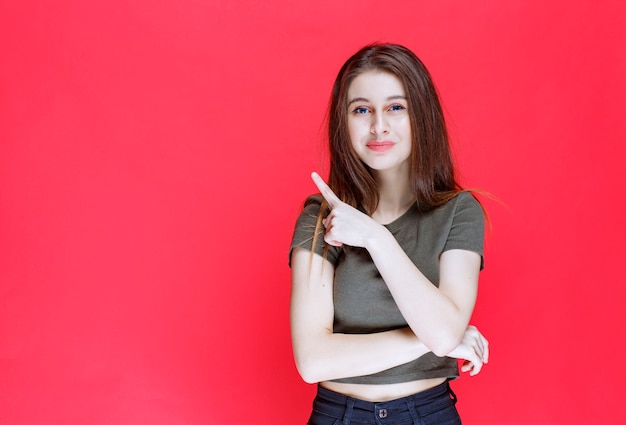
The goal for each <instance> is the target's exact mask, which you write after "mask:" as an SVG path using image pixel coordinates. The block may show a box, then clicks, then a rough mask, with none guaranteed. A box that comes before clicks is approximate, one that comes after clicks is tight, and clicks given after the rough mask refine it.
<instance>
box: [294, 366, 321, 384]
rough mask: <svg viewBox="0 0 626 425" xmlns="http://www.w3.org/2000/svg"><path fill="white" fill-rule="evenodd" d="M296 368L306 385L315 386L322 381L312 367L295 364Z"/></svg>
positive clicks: (315, 369)
mask: <svg viewBox="0 0 626 425" xmlns="http://www.w3.org/2000/svg"><path fill="white" fill-rule="evenodd" d="M296 368H297V369H298V373H299V374H300V377H301V378H302V380H303V381H304V382H306V383H307V384H316V383H318V382H320V381H322V379H321V378H320V374H319V373H318V371H317V368H315V367H313V365H311V364H306V363H303V362H297V363H296Z"/></svg>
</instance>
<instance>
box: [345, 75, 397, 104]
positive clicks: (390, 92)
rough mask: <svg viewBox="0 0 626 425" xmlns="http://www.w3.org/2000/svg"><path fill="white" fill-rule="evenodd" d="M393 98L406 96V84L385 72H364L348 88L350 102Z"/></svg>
mask: <svg viewBox="0 0 626 425" xmlns="http://www.w3.org/2000/svg"><path fill="white" fill-rule="evenodd" d="M391 96H406V93H405V91H404V84H402V81H400V79H399V78H398V77H396V76H395V75H393V74H391V73H389V72H385V71H366V72H363V73H362V74H359V75H358V76H356V77H355V78H354V80H352V82H351V83H350V86H349V87H348V101H350V99H354V98H364V99H368V100H378V99H386V98H388V97H391Z"/></svg>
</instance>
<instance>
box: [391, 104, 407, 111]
mask: <svg viewBox="0 0 626 425" xmlns="http://www.w3.org/2000/svg"><path fill="white" fill-rule="evenodd" d="M403 109H406V108H405V107H404V106H402V105H400V104H399V103H396V104H395V105H391V106H390V107H389V110H390V111H402V110H403Z"/></svg>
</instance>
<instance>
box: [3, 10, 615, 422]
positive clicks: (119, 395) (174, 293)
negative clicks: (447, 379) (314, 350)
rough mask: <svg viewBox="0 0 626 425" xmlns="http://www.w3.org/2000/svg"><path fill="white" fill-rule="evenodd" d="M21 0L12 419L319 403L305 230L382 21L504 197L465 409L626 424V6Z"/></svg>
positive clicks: (213, 414)
mask: <svg viewBox="0 0 626 425" xmlns="http://www.w3.org/2000/svg"><path fill="white" fill-rule="evenodd" d="M48 3H49V4H48ZM0 4H1V9H0V37H1V39H0V40H1V43H0V49H1V50H0V61H1V62H0V244H1V245H0V423H2V424H9V425H13V424H29V425H33V424H141V423H150V424H207V423H208V424H236V425H238V424H246V423H258V424H275V423H279V424H296V423H304V422H305V420H306V417H307V415H308V413H309V407H310V403H311V399H312V397H313V392H314V387H313V386H309V385H306V384H305V383H303V382H302V381H301V380H300V378H299V377H298V375H297V372H296V370H295V367H294V364H293V360H292V354H291V348H290V341H289V328H288V313H287V311H288V297H289V285H290V283H289V269H288V267H287V247H288V244H289V241H290V237H291V232H292V226H293V223H294V220H295V217H296V214H297V213H298V208H299V206H300V204H301V202H302V201H303V199H304V197H305V196H306V195H307V194H309V193H311V192H313V191H314V186H313V184H312V183H311V182H310V180H309V173H310V171H312V170H319V171H321V172H322V173H323V174H325V173H326V172H327V160H326V159H325V150H324V144H323V134H324V130H323V127H322V126H323V124H322V121H323V118H324V113H325V108H326V105H327V99H328V95H329V92H330V86H331V83H332V80H333V78H334V76H335V74H336V72H337V71H338V69H339V67H340V65H341V64H342V63H343V61H344V60H345V59H346V58H347V57H348V56H349V55H350V54H351V53H353V52H354V51H355V50H356V49H358V48H359V47H361V46H362V45H364V44H366V43H369V42H372V41H377V40H379V41H392V42H399V43H402V44H405V45H407V46H408V47H410V48H412V49H413V50H414V51H416V52H417V53H418V55H420V56H421V58H422V59H423V60H424V61H425V63H426V64H427V66H428V67H429V68H430V70H431V71H432V74H433V76H434V78H435V80H436V82H437V84H438V87H439V89H440V92H441V95H442V98H443V102H444V105H445V109H446V112H447V114H448V117H449V123H450V127H451V132H452V136H453V139H454V140H453V143H454V148H455V152H456V156H457V159H458V162H459V164H460V168H461V171H462V175H463V181H464V182H465V184H466V185H467V186H470V187H478V188H481V189H484V190H487V191H489V192H490V193H492V194H494V195H495V196H497V197H498V198H499V199H500V200H501V201H502V203H496V202H493V201H490V200H488V199H486V200H485V205H486V206H487V208H488V210H489V214H490V216H491V221H492V225H493V229H492V231H491V232H490V233H489V235H488V240H487V248H486V250H487V251H486V269H485V271H484V272H483V274H482V278H481V288H480V296H479V303H478V306H477V310H476V314H475V318H474V320H473V321H474V323H476V324H478V325H479V327H480V328H481V329H482V330H483V331H484V332H485V334H486V335H487V336H488V338H489V339H490V341H491V347H492V360H491V362H490V363H489V365H488V366H487V367H486V368H485V369H484V371H483V372H482V373H481V374H480V375H479V376H477V377H475V378H469V377H465V376H464V377H462V378H461V379H460V380H459V381H457V382H456V385H455V388H456V390H457V393H458V395H459V397H460V402H459V404H458V407H459V410H460V411H461V413H462V416H463V417H464V420H465V423H468V424H522V423H524V424H525V423H528V422H529V421H530V422H532V423H540V424H557V423H558V424H560V423H604V422H611V423H620V422H623V421H624V420H626V414H625V413H624V409H623V407H622V404H623V402H622V401H621V400H620V399H621V395H623V389H622V387H623V384H624V379H625V378H626V372H625V371H624V367H623V359H622V357H623V341H624V331H623V323H624V316H625V315H624V304H625V301H626V295H625V290H624V283H625V278H624V272H623V267H624V264H625V263H626V249H625V248H624V238H625V237H626V224H625V223H626V220H625V217H626V214H625V213H626V202H625V200H624V186H625V184H626V178H625V173H624V158H625V154H626V142H625V140H626V139H625V137H626V124H625V122H626V120H624V119H623V117H622V115H623V113H624V111H625V110H626V101H625V99H626V84H625V82H624V76H625V75H626V59H625V56H626V55H625V54H624V51H625V47H624V46H625V45H626V39H625V38H626V6H624V3H623V2H621V1H617V0H616V1H575V2H571V1H553V2H545V1H540V0H513V1H506V2H502V1H478V2H462V1H436V2H435V1H398V2H393V3H385V4H383V3H382V2H376V1H372V0H369V1H368V0H362V1H358V2H354V1H346V2H337V1H333V0H320V1H316V2H292V1H287V0H279V1H278V0H277V1H272V2H260V1H253V0H240V1H218V0H214V1H201V0H162V1H156V2H155V1H146V0H137V1H123V0H108V1H102V0H97V1H88V2H85V1H79V0H57V1H55V2H43V1H36V0H24V1H19V2H17V1H2V2H0ZM278 400H285V401H286V402H285V403H281V402H279V401H278ZM279 403H280V404H279Z"/></svg>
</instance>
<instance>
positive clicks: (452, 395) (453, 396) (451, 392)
mask: <svg viewBox="0 0 626 425" xmlns="http://www.w3.org/2000/svg"><path fill="white" fill-rule="evenodd" d="M446 385H447V386H448V393H449V394H450V399H451V400H452V401H453V402H454V404H456V394H454V391H452V387H451V386H450V382H449V381H446Z"/></svg>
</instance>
